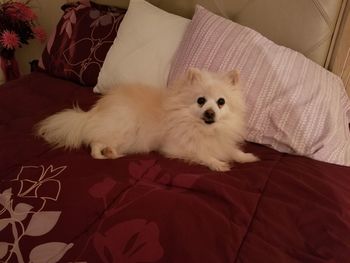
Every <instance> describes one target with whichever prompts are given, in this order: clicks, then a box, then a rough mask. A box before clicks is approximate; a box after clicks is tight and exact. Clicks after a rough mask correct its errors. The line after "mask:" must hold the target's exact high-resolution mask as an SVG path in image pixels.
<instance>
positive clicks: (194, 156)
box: [37, 69, 258, 171]
mask: <svg viewBox="0 0 350 263" xmlns="http://www.w3.org/2000/svg"><path fill="white" fill-rule="evenodd" d="M198 97H205V98H206V103H205V104H204V105H202V106H200V105H198V103H197V99H198ZM219 98H224V99H225V101H226V103H225V105H223V106H222V107H219V106H218V104H217V101H218V99H219ZM208 109H210V110H212V111H214V112H215V122H214V123H212V124H207V123H205V122H204V120H203V113H204V112H205V111H206V110H208ZM37 132H38V134H39V135H40V136H42V137H43V138H44V139H45V140H46V141H47V142H49V143H50V144H52V145H54V146H58V147H65V148H78V147H80V146H81V145H82V144H84V145H88V146H90V147H91V155H92V156H93V157H94V158H97V159H105V158H118V157H121V156H123V155H126V154H131V153H147V152H150V151H159V152H160V153H162V154H164V155H165V156H167V157H170V158H179V159H183V160H186V161H189V162H194V163H199V164H203V165H206V166H208V167H209V168H210V169H212V170H216V171H227V170H229V169H230V162H231V161H236V162H242V163H244V162H253V161H257V160H258V158H257V157H255V156H254V155H253V154H251V153H244V152H242V151H241V149H240V146H241V144H242V143H243V142H244V133H245V125H244V102H243V99H242V95H241V91H240V88H239V83H238V73H237V72H236V71H231V72H229V73H227V74H219V73H210V72H206V71H199V70H198V69H190V70H189V71H188V72H187V74H186V76H185V77H184V78H183V79H181V80H179V81H178V82H177V83H176V84H174V85H173V86H171V87H169V88H166V89H152V88H150V87H147V86H143V85H123V86H119V87H115V88H114V89H111V90H110V91H109V93H107V94H106V95H105V96H103V97H102V98H101V99H100V100H99V101H98V102H97V103H96V104H95V106H94V107H93V108H92V109H91V110H90V111H88V112H83V111H81V110H80V109H79V108H73V109H68V110H64V111H62V112H59V113H57V114H54V115H52V116H50V117H48V118H47V119H45V120H43V121H42V122H40V123H39V124H38V128H37Z"/></svg>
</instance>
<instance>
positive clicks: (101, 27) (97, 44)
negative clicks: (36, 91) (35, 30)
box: [39, 1, 126, 86]
mask: <svg viewBox="0 0 350 263" xmlns="http://www.w3.org/2000/svg"><path fill="white" fill-rule="evenodd" d="M62 10H63V11H64V14H63V15H62V17H61V19H60V21H59V22H58V24H57V26H56V28H55V30H54V32H53V33H52V34H51V36H50V37H49V39H48V42H47V45H46V47H45V49H44V51H43V53H42V57H41V59H40V61H39V67H40V68H41V69H43V70H44V71H46V72H47V73H49V74H50V75H53V76H55V77H59V78H63V79H67V80H71V81H74V82H78V83H80V84H82V85H84V86H94V85H96V82H97V77H98V74H99V72H100V69H101V67H102V64H103V62H104V59H105V57H106V54H107V52H108V50H109V48H110V47H111V45H112V44H113V41H114V39H115V37H116V35H117V31H118V28H119V25H120V23H121V21H122V19H123V17H124V14H125V12H126V10H125V9H121V8H117V7H112V6H108V5H101V4H97V3H94V2H92V1H79V2H75V3H69V4H65V5H63V6H62Z"/></svg>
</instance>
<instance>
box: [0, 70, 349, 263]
mask: <svg viewBox="0 0 350 263" xmlns="http://www.w3.org/2000/svg"><path fill="white" fill-rule="evenodd" d="M97 98H98V97H97V96H96V95H94V94H92V93H91V91H89V90H86V89H82V88H80V87H79V86H78V85H76V84H72V83H69V82H66V81H63V80H59V79H54V78H51V77H49V76H47V75H45V74H42V73H32V74H31V75H28V76H25V77H23V78H22V79H20V80H17V81H14V82H10V83H7V84H6V85H4V86H1V87H0V160H1V162H0V180H1V183H0V262H11V263H12V262H33V263H37V262H92V263H98V262H135V263H136V262H210V263H212V262H249V263H254V262H272V263H274V262H276V263H280V262H287V263H289V262H293V263H294V262H316V263H321V262H339V263H340V262H342V263H343V262H347V260H348V259H349V258H350V206H349V204H350V191H349V190H350V189H349V185H350V176H349V175H350V169H349V168H348V167H341V166H337V165H331V164H326V163H322V162H318V161H314V160H311V159H307V158H303V157H297V156H291V155H287V154H281V153H279V152H277V151H274V150H271V149H268V148H266V147H264V146H261V145H256V144H247V146H246V148H247V150H248V151H251V152H254V153H255V154H257V155H258V156H259V157H260V158H261V159H262V161H261V162H257V163H250V164H236V165H234V167H233V168H232V170H231V171H230V172H227V173H215V172H212V171H210V170H208V169H207V168H206V167H203V166H199V165H188V164H185V163H183V162H182V161H180V160H171V159H166V158H164V157H162V156H160V155H158V154H156V153H150V154H147V155H130V156H126V157H123V158H120V159H117V160H94V159H92V158H91V157H90V155H89V151H88V149H80V150H78V151H63V150H61V149H51V148H50V147H48V145H46V144H45V142H43V141H42V140H40V139H39V138H36V137H35V136H33V125H34V124H35V123H36V122H38V121H39V120H41V119H42V118H44V117H46V116H48V115H49V114H52V113H54V112H56V111H58V110H61V109H63V108H67V107H70V106H71V105H72V103H73V102H76V101H77V102H78V103H79V105H80V106H81V107H82V108H84V109H88V108H89V107H90V106H91V105H92V104H93V103H94V101H95V100H96V99H97Z"/></svg>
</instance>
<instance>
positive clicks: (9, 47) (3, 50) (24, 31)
mask: <svg viewBox="0 0 350 263" xmlns="http://www.w3.org/2000/svg"><path fill="white" fill-rule="evenodd" d="M30 2H31V0H26V1H18V0H3V1H1V0H0V57H1V59H2V61H1V64H2V65H1V68H2V69H3V71H4V72H5V76H6V73H7V72H6V65H4V63H7V66H8V65H9V63H11V62H15V61H11V60H14V54H15V50H16V49H17V48H20V47H22V45H23V44H28V40H30V39H37V40H39V41H40V42H44V41H45V39H46V33H45V31H44V30H43V29H42V28H41V27H39V26H38V25H37V15H36V14H35V12H34V11H33V9H32V8H31V7H30ZM12 66H15V67H16V65H12ZM13 70H14V69H13V68H12V71H13ZM17 71H18V66H17ZM6 78H7V79H8V78H9V77H8V76H6ZM10 79H11V78H10Z"/></svg>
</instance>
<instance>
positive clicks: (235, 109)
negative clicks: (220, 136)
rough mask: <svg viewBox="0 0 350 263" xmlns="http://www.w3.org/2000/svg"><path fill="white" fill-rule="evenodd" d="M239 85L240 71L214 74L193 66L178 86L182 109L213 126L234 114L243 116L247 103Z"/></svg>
mask: <svg viewBox="0 0 350 263" xmlns="http://www.w3.org/2000/svg"><path fill="white" fill-rule="evenodd" d="M239 86H240V85H239V73H238V71H237V70H232V71H230V72H227V73H213V72H208V71H204V70H199V69H196V68H190V69H189V70H188V71H187V72H186V74H185V76H184V78H183V79H182V80H181V82H179V83H177V85H175V88H174V89H175V90H176V91H177V93H178V94H177V95H178V96H176V97H177V99H178V100H177V103H178V109H179V110H180V111H181V112H182V114H184V115H186V116H191V117H192V119H193V118H194V119H195V120H196V122H200V123H202V124H204V125H211V126H213V125H215V123H218V122H220V121H222V120H223V119H229V118H232V114H234V115H235V114H236V115H239V116H241V115H242V113H243V112H244V103H243V99H242V96H241V91H240V87H239ZM180 105H181V106H180Z"/></svg>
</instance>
